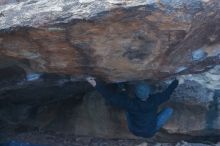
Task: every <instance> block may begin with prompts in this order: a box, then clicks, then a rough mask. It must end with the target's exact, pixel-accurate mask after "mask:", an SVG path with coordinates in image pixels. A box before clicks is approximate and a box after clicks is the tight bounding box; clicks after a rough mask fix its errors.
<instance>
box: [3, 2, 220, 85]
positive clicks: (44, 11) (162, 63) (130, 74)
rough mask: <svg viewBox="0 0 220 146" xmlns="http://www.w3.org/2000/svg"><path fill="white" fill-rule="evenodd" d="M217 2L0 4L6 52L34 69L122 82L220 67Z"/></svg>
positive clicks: (219, 29)
mask: <svg viewBox="0 0 220 146" xmlns="http://www.w3.org/2000/svg"><path fill="white" fill-rule="evenodd" d="M219 7H220V2H219V1H218V0H194V1H191V0H182V1H179V0H172V1H169V0H159V1H154V0H153V1H152V0H147V1H146V0H145V1H143V0H135V1H134V0H128V1H125V0H119V1H114V0H102V1H101V0H98V1H94V0H75V1H68V0H54V1H48V0H38V1H37V0H25V1H20V2H16V1H15V0H13V1H8V2H5V1H3V2H2V3H1V5H0V13H1V16H0V30H1V31H0V54H1V55H4V56H9V57H13V58H16V59H20V60H25V61H26V62H28V63H29V64H28V65H27V68H29V67H31V69H32V70H34V71H40V72H52V73H64V74H71V75H74V76H75V77H78V78H84V77H85V76H88V75H92V76H96V77H99V78H102V79H105V80H108V81H112V82H119V81H127V80H136V79H152V80H158V79H164V78H166V77H170V76H174V75H177V74H189V73H199V72H204V71H206V70H208V69H210V68H213V67H214V66H215V65H216V64H219V63H220V58H219V53H220V49H219V48H220V44H219V38H220V36H219V34H220V25H219V24H220V13H219V10H220V9H219Z"/></svg>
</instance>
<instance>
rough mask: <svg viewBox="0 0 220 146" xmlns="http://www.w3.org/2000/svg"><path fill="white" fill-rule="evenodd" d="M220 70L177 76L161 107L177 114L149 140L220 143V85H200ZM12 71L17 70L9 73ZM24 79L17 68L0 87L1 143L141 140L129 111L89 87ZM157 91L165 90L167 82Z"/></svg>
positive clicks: (64, 80) (56, 79)
mask: <svg viewBox="0 0 220 146" xmlns="http://www.w3.org/2000/svg"><path fill="white" fill-rule="evenodd" d="M12 68H13V69H14V67H12ZM218 69H219V66H217V67H215V68H214V69H213V70H210V71H209V72H206V73H203V74H199V75H187V76H179V77H178V78H179V80H180V85H179V87H178V88H177V89H176V91H175V93H174V94H173V96H172V98H171V99H170V101H169V102H168V103H166V104H164V105H163V106H162V107H161V108H163V107H167V106H169V107H172V108H173V109H174V115H173V117H172V118H171V119H170V121H169V122H168V123H167V124H166V125H165V127H163V129H162V130H161V131H160V132H159V133H158V134H157V135H155V137H153V138H152V139H149V140H150V141H154V142H155V141H156V142H158V141H161V142H177V141H180V140H189V141H194V142H196V141H212V142H218V140H219V138H220V125H219V123H220V111H219V106H220V98H219V97H220V92H219V91H220V90H219V89H218V86H212V88H208V87H210V86H207V84H200V83H205V81H207V78H208V77H209V78H210V79H209V81H210V80H211V77H213V76H212V75H213V74H215V73H216V71H217V70H218ZM8 70H9V71H11V70H12V69H10V68H7V69H5V72H7V71H8ZM19 71H20V74H18V72H19ZM2 72H3V71H2ZM0 73H1V72H0ZM24 74H25V72H24V71H21V70H19V69H17V71H16V72H15V75H13V74H10V77H11V78H5V79H4V80H2V81H3V82H1V84H0V125H1V127H0V131H1V133H0V134H1V135H0V141H1V140H5V139H9V138H11V139H13V138H16V137H23V138H25V140H26V141H28V140H30V141H31V137H32V136H34V137H38V136H41V135H42V134H43V135H44V134H46V135H50V136H52V137H54V138H55V137H56V136H57V137H72V135H83V136H93V137H101V138H121V139H128V138H129V139H139V138H138V137H135V136H133V135H131V134H130V132H129V131H128V129H127V123H126V120H125V116H124V112H123V111H121V110H119V109H116V108H112V107H111V106H109V105H108V104H106V102H105V101H104V99H103V97H101V96H100V95H99V94H98V93H97V92H95V91H94V90H93V89H92V88H91V87H90V86H88V84H86V83H83V82H72V81H71V80H72V79H71V78H70V77H69V76H61V75H54V74H43V75H42V76H41V77H40V78H39V79H38V80H35V81H29V82H27V81H25V79H24ZM193 79H194V80H193ZM219 79H220V76H218V78H215V79H213V78H212V82H213V85H216V84H214V83H219ZM157 86H158V87H160V86H161V88H164V87H163V86H164V85H163V83H161V85H157ZM32 133H33V135H32ZM51 133H54V134H55V133H56V134H58V135H56V134H55V135H53V134H52V135H51ZM39 142H40V141H39Z"/></svg>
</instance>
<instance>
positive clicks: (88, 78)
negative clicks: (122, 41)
mask: <svg viewBox="0 0 220 146" xmlns="http://www.w3.org/2000/svg"><path fill="white" fill-rule="evenodd" d="M86 80H87V82H89V83H90V84H91V85H92V86H93V87H95V86H96V81H95V78H94V77H87V78H86Z"/></svg>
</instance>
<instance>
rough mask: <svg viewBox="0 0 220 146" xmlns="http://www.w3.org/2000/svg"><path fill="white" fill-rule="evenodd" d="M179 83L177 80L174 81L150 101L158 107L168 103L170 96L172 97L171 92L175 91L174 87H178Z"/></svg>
mask: <svg viewBox="0 0 220 146" xmlns="http://www.w3.org/2000/svg"><path fill="white" fill-rule="evenodd" d="M178 84H179V82H178V80H174V81H173V82H172V83H171V84H170V85H169V86H168V88H167V89H166V90H164V91H163V92H161V93H157V94H154V95H152V96H153V97H152V99H153V100H154V102H155V103H156V104H158V105H160V104H162V103H164V102H166V101H168V100H169V99H170V96H171V95H172V93H173V91H174V90H175V89H176V87H177V86H178Z"/></svg>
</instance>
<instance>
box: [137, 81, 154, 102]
mask: <svg viewBox="0 0 220 146" xmlns="http://www.w3.org/2000/svg"><path fill="white" fill-rule="evenodd" d="M150 92H151V87H150V85H149V84H147V83H146V82H144V81H140V82H137V83H136V84H135V94H136V96H137V98H138V99H140V100H141V101H146V100H147V99H148V97H149V95H150Z"/></svg>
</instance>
